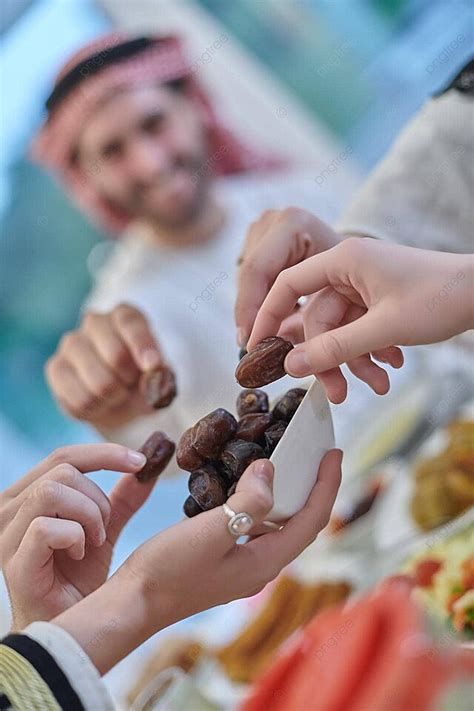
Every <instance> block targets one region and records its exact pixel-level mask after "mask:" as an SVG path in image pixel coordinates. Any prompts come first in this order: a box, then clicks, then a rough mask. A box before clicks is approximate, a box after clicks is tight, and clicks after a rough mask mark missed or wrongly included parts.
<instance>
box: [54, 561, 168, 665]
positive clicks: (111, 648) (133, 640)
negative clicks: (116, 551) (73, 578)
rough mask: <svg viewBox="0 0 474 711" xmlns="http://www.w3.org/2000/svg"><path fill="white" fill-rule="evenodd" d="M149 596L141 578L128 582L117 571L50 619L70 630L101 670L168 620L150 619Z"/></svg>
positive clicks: (129, 579)
mask: <svg viewBox="0 0 474 711" xmlns="http://www.w3.org/2000/svg"><path fill="white" fill-rule="evenodd" d="M149 613H150V610H149V604H148V603H147V596H146V595H145V594H144V591H143V583H142V582H141V581H140V580H139V579H138V578H136V579H135V578H132V577H130V578H128V580H127V584H124V582H123V580H121V579H120V577H117V576H116V575H114V576H112V577H111V578H109V580H108V581H107V582H106V583H104V584H103V585H102V586H101V587H100V588H98V589H97V590H95V591H94V592H93V593H91V594H90V595H88V596H87V597H86V598H84V599H83V600H81V601H80V602H78V603H77V604H76V605H73V606H72V607H70V608H69V609H68V610H66V611H65V612H63V613H61V614H60V615H58V617H55V618H54V619H53V620H51V622H52V623H53V624H55V625H58V626H59V627H62V628H63V629H64V630H65V631H66V632H68V633H69V634H70V635H71V636H72V637H74V639H75V640H76V641H77V642H78V644H79V645H80V646H81V647H82V649H83V650H84V653H85V654H87V656H88V657H89V659H90V660H91V661H92V663H93V664H94V666H95V667H96V668H97V670H98V671H99V673H100V674H105V673H106V672H108V671H109V670H110V669H112V667H113V666H115V664H117V663H118V662H119V661H121V660H122V659H123V658H124V657H126V656H127V655H128V654H130V652H132V651H133V650H134V649H136V648H137V647H138V646H139V645H140V644H142V643H143V642H144V641H145V640H146V639H148V637H150V636H151V635H152V634H154V633H155V632H158V631H159V630H160V629H162V628H163V627H164V626H165V624H161V622H160V620H158V619H156V615H155V616H154V619H150V614H149Z"/></svg>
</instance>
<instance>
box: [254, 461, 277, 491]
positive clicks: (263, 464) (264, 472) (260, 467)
mask: <svg viewBox="0 0 474 711" xmlns="http://www.w3.org/2000/svg"><path fill="white" fill-rule="evenodd" d="M254 475H255V476H256V477H258V478H259V479H263V481H264V482H265V483H266V484H267V485H270V484H271V483H272V481H273V464H272V463H271V462H270V461H269V460H268V459H260V460H259V461H258V462H256V463H255V468H254Z"/></svg>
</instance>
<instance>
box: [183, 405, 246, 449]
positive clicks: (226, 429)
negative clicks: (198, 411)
mask: <svg viewBox="0 0 474 711" xmlns="http://www.w3.org/2000/svg"><path fill="white" fill-rule="evenodd" d="M236 430H237V420H236V419H235V417H234V416H233V415H231V414H230V412H227V410H224V408H222V407H219V408H218V409H217V410H214V411H213V412H210V413H209V414H208V415H206V416H205V417H203V418H202V419H201V420H199V421H198V422H197V423H196V424H195V425H194V427H193V430H192V437H191V444H192V446H193V447H194V449H195V450H196V452H197V453H198V454H199V455H200V456H201V457H204V458H205V459H218V457H219V455H220V453H221V451H222V449H223V447H224V445H225V444H226V442H228V441H229V440H230V439H232V437H233V436H234V435H235V432H236Z"/></svg>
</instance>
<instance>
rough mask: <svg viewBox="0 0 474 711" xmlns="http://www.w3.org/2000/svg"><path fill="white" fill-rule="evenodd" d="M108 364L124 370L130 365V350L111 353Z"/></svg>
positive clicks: (121, 349)
mask: <svg viewBox="0 0 474 711" xmlns="http://www.w3.org/2000/svg"><path fill="white" fill-rule="evenodd" d="M108 363H109V365H110V366H111V367H112V368H115V369H122V368H125V367H127V366H128V365H130V356H129V353H128V350H127V349H126V348H125V347H123V348H117V349H116V350H114V351H113V352H111V353H110V355H109V358H108Z"/></svg>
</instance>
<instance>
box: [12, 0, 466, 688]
mask: <svg viewBox="0 0 474 711" xmlns="http://www.w3.org/2000/svg"><path fill="white" fill-rule="evenodd" d="M473 8H474V5H473V3H472V2H471V1H470V0H173V1H172V2H171V1H170V0H133V2H130V0H0V33H1V39H2V46H1V65H0V80H1V83H0V87H1V88H0V91H1V96H0V107H1V119H2V120H1V125H0V132H1V133H0V136H1V146H2V151H1V163H0V319H1V322H0V339H1V346H0V347H1V363H0V393H1V401H0V447H1V451H2V457H1V461H0V468H1V469H0V481H1V484H2V488H4V487H5V486H8V485H9V484H10V483H11V482H12V481H14V480H15V479H16V478H17V477H18V476H20V475H21V474H22V473H24V472H25V471H26V469H28V467H30V466H31V465H32V464H33V463H35V462H37V461H38V460H40V459H41V458H43V457H44V456H45V455H46V454H47V453H48V452H49V451H50V450H52V449H53V448H55V447H57V446H60V445H62V444H65V443H70V442H81V441H92V440H94V439H96V438H97V435H96V434H95V433H94V432H93V430H91V429H90V428H88V427H86V426H83V425H81V424H79V423H77V422H73V421H72V420H70V419H68V418H66V417H65V416H64V415H63V414H62V413H61V411H60V410H59V409H58V408H57V406H56V404H55V402H54V401H53V399H52V398H51V396H50V394H49V391H48V388H47V386H46V383H45V379H44V375H43V370H44V364H45V361H46V360H47V359H48V358H49V356H50V355H51V354H52V353H53V352H54V351H55V349H56V346H57V343H58V341H59V339H60V337H61V335H62V334H63V333H64V332H65V331H68V330H70V329H72V328H75V327H76V324H77V323H78V319H79V315H80V309H81V305H82V303H83V301H84V299H85V297H86V295H87V293H88V291H89V290H90V288H91V284H92V280H93V278H94V273H95V271H96V270H97V269H98V267H99V266H100V265H101V264H103V262H104V260H105V259H106V258H107V255H108V253H109V250H110V244H111V243H110V242H109V241H108V240H106V239H104V236H103V235H101V234H99V233H98V232H97V231H96V230H95V229H94V228H93V227H92V226H91V225H90V224H89V223H88V222H87V221H86V220H85V219H84V218H83V217H82V215H81V214H80V213H79V212H78V211H77V209H76V208H75V207H73V206H72V205H71V204H70V203H69V202H68V200H67V198H66V196H65V195H64V193H63V192H62V191H61V189H60V188H58V187H57V186H56V185H55V183H54V181H53V180H52V179H51V178H50V177H49V176H47V175H46V174H45V173H43V172H42V171H41V170H40V169H39V168H38V167H36V166H35V165H33V164H31V163H30V162H29V160H28V147H29V143H30V140H31V137H32V135H33V133H34V131H35V128H36V127H37V125H38V124H39V122H40V120H41V118H42V115H43V104H44V100H45V98H46V97H47V96H48V94H49V92H50V90H51V85H52V82H53V79H54V76H55V74H56V71H57V68H58V66H59V65H61V63H62V62H63V61H64V59H65V58H66V57H67V56H68V55H69V54H71V53H72V52H74V51H75V50H76V49H77V48H79V47H80V46H81V45H82V44H84V43H86V42H88V41H89V40H90V39H92V38H93V37H95V36H96V35H98V34H101V33H102V32H104V31H107V30H109V29H110V28H113V27H121V28H127V29H129V30H130V31H136V32H138V33H142V34H143V33H151V32H153V31H157V32H169V31H171V32H175V33H179V34H181V35H182V36H184V37H185V38H186V42H187V45H188V55H189V59H190V61H191V63H192V64H193V65H194V66H195V68H196V71H198V72H199V75H200V77H201V78H202V80H203V82H204V83H205V85H206V87H207V89H208V90H209V92H210V93H211V95H212V96H213V98H214V99H215V101H216V103H217V104H218V106H219V110H220V112H221V113H224V115H225V116H226V118H227V119H228V122H229V123H230V124H231V125H234V127H235V128H236V129H237V131H238V132H239V133H241V134H242V135H243V136H244V138H248V139H249V140H250V142H254V143H256V144H257V145H262V144H264V145H265V147H269V148H272V147H277V148H278V151H279V152H283V153H285V154H286V155H288V156H289V157H291V159H292V160H293V162H294V163H296V164H300V165H301V166H305V167H306V168H307V167H308V166H311V165H313V166H314V165H318V164H319V165H321V163H322V164H324V165H327V164H328V163H330V161H331V160H333V159H335V158H336V157H337V156H339V155H341V153H342V152H343V151H345V152H346V154H348V155H350V160H347V161H346V164H345V169H347V171H348V172H350V173H351V175H352V176H353V177H354V176H355V182H356V183H357V182H360V181H362V180H363V177H364V175H366V174H367V173H368V172H369V171H370V170H371V168H372V167H373V166H374V165H375V163H376V162H377V161H378V160H379V159H380V158H381V157H382V156H383V155H384V153H385V152H386V151H387V149H388V148H389V146H390V145H391V143H392V142H393V140H394V138H395V137H396V135H397V133H398V132H399V131H400V129H401V128H402V127H403V125H404V124H405V123H406V122H407V121H408V120H409V118H410V117H411V116H413V114H414V113H415V112H416V111H417V110H418V108H419V107H420V106H421V105H422V104H423V102H424V101H425V100H426V98H427V97H429V96H430V95H431V94H432V93H434V92H435V91H436V90H438V89H439V88H441V87H442V86H443V85H444V84H446V83H447V82H448V80H449V79H450V78H451V77H452V76H453V74H455V73H456V70H457V69H458V68H459V67H460V66H462V65H463V63H465V62H466V60H467V58H468V57H469V54H470V51H472V40H473V36H474V32H473V31H474V26H473ZM223 37H225V41H224V42H223V43H222V45H221V47H220V48H219V50H218V51H213V50H212V47H213V44H214V42H215V41H216V39H218V38H223ZM314 189H315V194H316V191H317V186H316V183H315V188H314ZM269 207H271V205H269ZM430 358H431V356H429V357H428V359H426V357H425V359H424V360H423V367H422V368H421V370H420V367H419V364H418V365H415V366H410V363H408V364H407V369H406V372H407V374H406V375H405V376H403V375H402V374H401V375H400V378H402V379H403V377H405V378H406V380H405V394H407V392H408V391H409V392H408V399H407V398H405V400H404V402H405V405H406V408H408V410H409V411H412V410H413V397H415V399H416V397H418V396H417V392H418V391H417V390H416V388H414V387H413V383H414V382H415V381H416V382H417V385H418V386H419V388H421V389H422V390H423V388H424V386H425V384H426V383H425V381H423V379H422V378H420V376H419V373H420V372H423V374H424V375H426V369H425V368H424V365H426V363H427V362H428V361H429V360H430ZM446 362H447V363H448V362H449V363H450V364H451V363H452V358H451V355H449V354H448V356H447V359H446ZM443 363H444V361H443V360H442V358H441V364H442V365H441V366H440V367H441V370H438V376H435V375H434V374H433V373H434V371H431V374H430V373H429V374H428V379H431V381H432V382H434V381H435V380H436V379H437V378H438V379H439V380H441V378H439V373H440V372H443V367H444V365H443ZM465 370H467V367H465ZM471 373H472V371H471ZM397 377H398V374H397ZM456 377H457V376H456ZM459 382H460V381H459V380H455V381H453V382H449V383H448V386H449V387H448V391H449V392H450V393H451V395H449V393H448V395H446V394H445V395H444V396H443V397H444V400H443V397H441V399H440V402H444V403H445V404H447V405H450V406H451V405H452V404H453V402H452V401H453V395H452V393H455V394H456V393H457V394H459V393H460V392H461V390H462V388H461V386H460V385H459ZM456 383H457V384H456ZM402 386H403V382H402ZM463 387H464V385H463ZM356 388H357V385H356ZM425 390H426V392H425ZM425 390H423V397H425V394H426V393H428V394H426V398H425V400H426V401H428V399H429V397H431V398H432V391H431V389H430V388H426V389H425ZM428 391H429V392H428ZM402 394H403V393H402ZM428 395H429V397H428ZM367 397H368V396H367ZM410 397H411V398H412V399H411V400H410ZM437 397H438V399H439V398H440V396H439V395H437ZM402 399H403V398H402ZM375 400H376V398H375V397H374V396H372V400H371V401H370V402H371V403H372V405H373V408H368V411H367V416H366V419H365V420H362V422H361V421H360V420H359V419H357V431H355V430H356V428H355V427H354V418H352V417H351V411H350V409H346V410H345V413H346V421H347V422H346V430H345V431H344V433H345V439H346V440H350V437H351V432H352V436H353V437H354V436H355V437H356V439H357V438H360V433H361V432H364V430H365V429H367V430H370V428H371V426H372V424H373V423H374V422H379V423H380V422H381V421H382V419H384V418H385V419H384V426H389V427H391V426H392V425H391V423H390V424H389V425H387V423H388V422H389V419H390V416H391V413H392V411H393V410H391V409H390V407H391V406H390V405H389V404H388V403H389V400H388V398H387V401H386V403H387V404H386V403H385V402H383V403H382V402H381V404H380V405H375V404H374V401H375ZM419 401H420V402H421V395H420V398H419ZM430 402H432V400H430ZM364 407H365V406H364ZM344 408H346V404H345V405H344ZM406 412H407V409H405V411H404V413H405V414H403V415H399V417H402V419H403V418H405V421H407V420H406ZM429 417H430V415H428V419H429ZM431 424H433V422H432V423H431ZM376 435H377V433H375V434H374V433H373V431H372V439H375V438H376ZM377 436H378V435H377ZM356 460H357V457H356V456H355V455H354V454H353V455H352V459H348V460H346V467H348V468H351V469H352V471H353V472H355V471H357V470H358V469H360V470H362V469H367V468H369V465H368V463H367V461H366V460H364V462H362V463H361V462H357V461H356ZM347 462H349V463H347ZM185 487H186V483H185V481H184V480H183V481H181V480H180V481H177V480H173V479H171V480H170V479H168V480H166V479H165V480H163V481H162V482H160V491H159V496H158V499H159V502H160V509H159V510H158V511H157V509H156V503H155V501H154V500H150V501H149V502H148V504H147V505H146V506H145V507H144V510H143V511H141V512H140V514H139V515H138V516H137V517H135V521H134V522H133V523H132V524H131V525H130V526H129V527H128V529H127V535H126V537H125V538H124V540H123V541H122V542H121V544H120V546H119V550H118V554H117V559H116V562H117V561H119V560H120V559H122V558H123V557H124V555H126V554H128V553H129V552H130V550H131V549H132V548H133V547H134V546H135V545H137V544H138V543H140V542H141V541H142V540H143V539H144V538H146V537H148V536H149V535H151V533H152V532H153V531H155V530H159V529H161V528H163V527H164V526H166V525H168V524H169V523H171V522H172V521H175V520H176V519H177V517H178V516H179V512H180V506H181V501H182V500H183V492H184V491H185ZM359 488H360V487H359ZM362 493H364V492H363V491H362ZM352 494H353V492H351V496H352ZM360 495H361V491H359V489H358V490H357V496H360ZM392 498H393V497H392ZM152 499H153V497H152ZM343 503H344V502H343ZM388 515H390V511H389V512H388V514H387V512H386V511H385V510H384V511H383V520H384V522H386V521H387V516H388ZM394 520H396V525H394V527H393V528H397V527H398V529H400V525H399V519H398V513H397V514H396V515H395V514H394ZM382 528H383V527H382ZM410 530H411V529H410ZM395 544H396V545H398V541H393V540H390V541H389V542H388V544H387V545H395ZM364 555H367V558H366V559H365V558H364V560H363V561H362V562H361V564H360V566H359V569H360V570H361V571H362V572H363V575H362V577H363V578H364V576H365V574H366V571H367V570H368V569H370V568H371V566H372V563H373V556H374V553H373V550H372V549H371V548H369V549H367V551H366V552H365V554H364ZM348 559H350V560H351V561H353V560H354V554H353V551H352V550H351V551H350V553H349V554H348ZM359 562H360V561H359ZM325 564H327V565H328V566H329V565H330V562H329V561H325ZM305 565H306V567H308V563H307V562H305ZM364 584H368V581H367V580H366V579H364ZM209 614H212V613H209ZM206 619H207V618H206ZM226 624H227V622H226ZM119 673H120V672H118V674H119Z"/></svg>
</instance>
